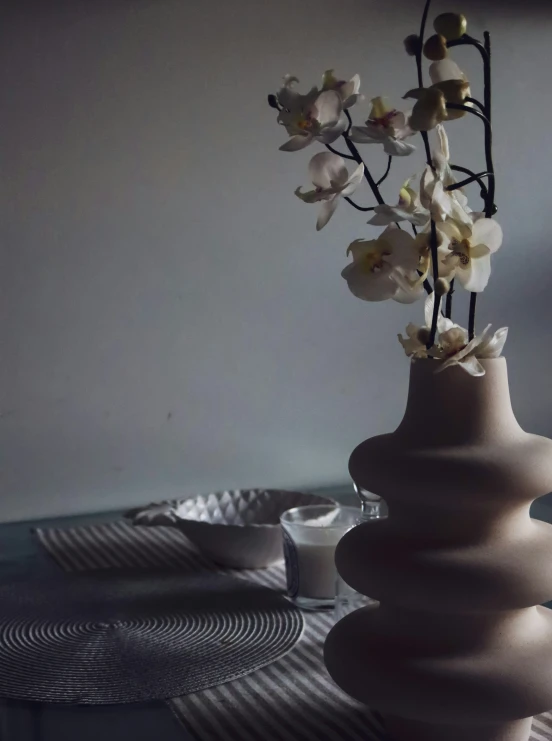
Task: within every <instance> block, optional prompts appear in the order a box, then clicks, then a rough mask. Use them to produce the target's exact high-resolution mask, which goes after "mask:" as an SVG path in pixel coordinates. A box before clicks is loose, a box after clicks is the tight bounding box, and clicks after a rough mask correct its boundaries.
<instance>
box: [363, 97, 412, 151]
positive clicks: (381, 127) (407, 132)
mask: <svg viewBox="0 0 552 741" xmlns="http://www.w3.org/2000/svg"><path fill="white" fill-rule="evenodd" d="M371 102H372V110H371V111H370V116H369V117H368V120H367V121H366V124H365V125H364V126H353V127H352V129H351V134H350V137H351V140H352V141H354V142H356V143H357V144H383V151H384V152H385V153H386V154H388V155H390V156H391V157H405V156H407V155H409V154H412V152H413V151H414V150H415V149H416V147H415V146H414V145H413V144H408V143H407V142H405V141H404V140H405V139H406V138H407V137H409V136H412V134H413V133H414V132H413V131H412V129H411V128H410V127H409V126H408V125H407V117H408V116H407V114H404V113H400V112H399V111H397V110H395V109H394V108H390V107H389V106H388V105H387V104H386V103H385V101H384V98H372V101H371Z"/></svg>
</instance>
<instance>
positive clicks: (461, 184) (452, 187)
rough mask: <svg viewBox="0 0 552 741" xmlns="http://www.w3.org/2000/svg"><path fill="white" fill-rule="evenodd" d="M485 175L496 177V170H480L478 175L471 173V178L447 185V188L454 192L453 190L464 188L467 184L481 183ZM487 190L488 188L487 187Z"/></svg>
mask: <svg viewBox="0 0 552 741" xmlns="http://www.w3.org/2000/svg"><path fill="white" fill-rule="evenodd" d="M485 177H491V178H494V172H479V173H477V175H475V174H474V175H470V177H469V178H466V179H465V180H461V181H460V182H459V183H455V184H454V185H447V187H446V189H445V190H448V191H449V192H452V191H453V190H458V189H459V188H463V187H464V186H465V185H469V184H470V183H475V182H477V183H480V181H481V178H485ZM485 190H486V189H485Z"/></svg>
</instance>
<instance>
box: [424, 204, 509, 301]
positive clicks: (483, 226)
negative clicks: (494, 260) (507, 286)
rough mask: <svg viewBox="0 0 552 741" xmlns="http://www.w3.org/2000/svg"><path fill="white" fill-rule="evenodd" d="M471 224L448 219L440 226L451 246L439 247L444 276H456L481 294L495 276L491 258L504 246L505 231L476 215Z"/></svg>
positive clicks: (489, 220)
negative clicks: (503, 234)
mask: <svg viewBox="0 0 552 741" xmlns="http://www.w3.org/2000/svg"><path fill="white" fill-rule="evenodd" d="M472 219H473V221H472V222H471V223H468V224H465V223H459V222H455V221H452V220H447V221H445V222H443V223H440V224H437V229H438V231H439V232H440V234H441V235H442V236H443V237H445V241H446V238H448V244H446V243H443V245H442V246H441V247H440V248H439V257H440V272H441V267H443V268H444V270H443V271H442V272H443V277H444V278H448V277H451V276H453V277H455V278H457V279H458V281H459V282H460V283H461V284H462V285H463V286H464V288H465V289H466V290H467V291H471V292H475V293H480V292H481V291H483V290H484V289H485V287H486V286H487V283H488V282H489V278H490V275H491V255H492V254H493V252H496V251H497V250H498V249H499V247H500V246H501V244H502V229H501V227H500V224H499V223H498V222H497V221H495V220H494V219H486V218H485V217H484V216H483V215H482V214H479V213H478V214H472Z"/></svg>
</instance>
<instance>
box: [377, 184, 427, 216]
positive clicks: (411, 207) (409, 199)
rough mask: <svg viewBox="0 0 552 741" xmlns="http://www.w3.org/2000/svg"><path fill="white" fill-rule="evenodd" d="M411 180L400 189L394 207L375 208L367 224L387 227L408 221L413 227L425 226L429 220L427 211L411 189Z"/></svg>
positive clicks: (382, 206)
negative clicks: (397, 200)
mask: <svg viewBox="0 0 552 741" xmlns="http://www.w3.org/2000/svg"><path fill="white" fill-rule="evenodd" d="M413 179H414V178H410V179H409V180H407V181H406V183H404V185H403V187H402V188H401V189H400V191H399V202H398V203H397V205H396V206H389V205H387V204H383V205H381V206H376V207H375V208H374V216H372V218H371V219H370V221H369V222H368V223H369V224H372V226H387V225H389V224H398V223H400V222H401V221H409V222H410V223H411V224H414V225H415V226H425V225H426V224H427V223H428V221H429V219H430V215H429V211H428V209H427V208H425V207H424V206H423V205H422V203H421V201H420V196H419V194H418V193H417V192H416V191H415V190H414V189H413V188H412V187H411V183H412V181H413Z"/></svg>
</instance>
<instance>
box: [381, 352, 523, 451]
mask: <svg viewBox="0 0 552 741" xmlns="http://www.w3.org/2000/svg"><path fill="white" fill-rule="evenodd" d="M438 362H439V361H434V360H419V361H416V362H413V363H412V364H411V370H410V387H409V392H408V402H407V406H406V412H405V415H404V418H403V420H402V422H401V424H400V425H399V428H398V429H397V431H396V433H395V434H396V435H398V436H400V437H404V438H405V440H408V442H409V443H411V444H412V443H414V444H415V447H425V446H426V445H431V446H435V445H446V446H451V445H458V444H462V445H466V444H468V445H469V444H470V443H471V442H473V443H474V444H478V443H480V442H481V441H484V440H488V441H491V440H493V439H504V438H505V437H512V436H515V435H519V434H520V433H521V428H520V427H519V424H518V423H517V421H516V418H515V417H514V413H513V411H512V404H511V401H510V391H509V387H508V371H507V367H506V360H505V358H493V359H489V360H481V361H480V362H481V364H482V365H483V367H484V368H485V375H484V376H479V377H473V376H470V375H469V374H468V373H466V372H465V371H464V370H462V369H461V368H460V367H459V366H453V367H451V368H447V369H446V370H444V371H442V372H440V373H436V372H435V370H436V369H437V368H438V367H439V366H438Z"/></svg>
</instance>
